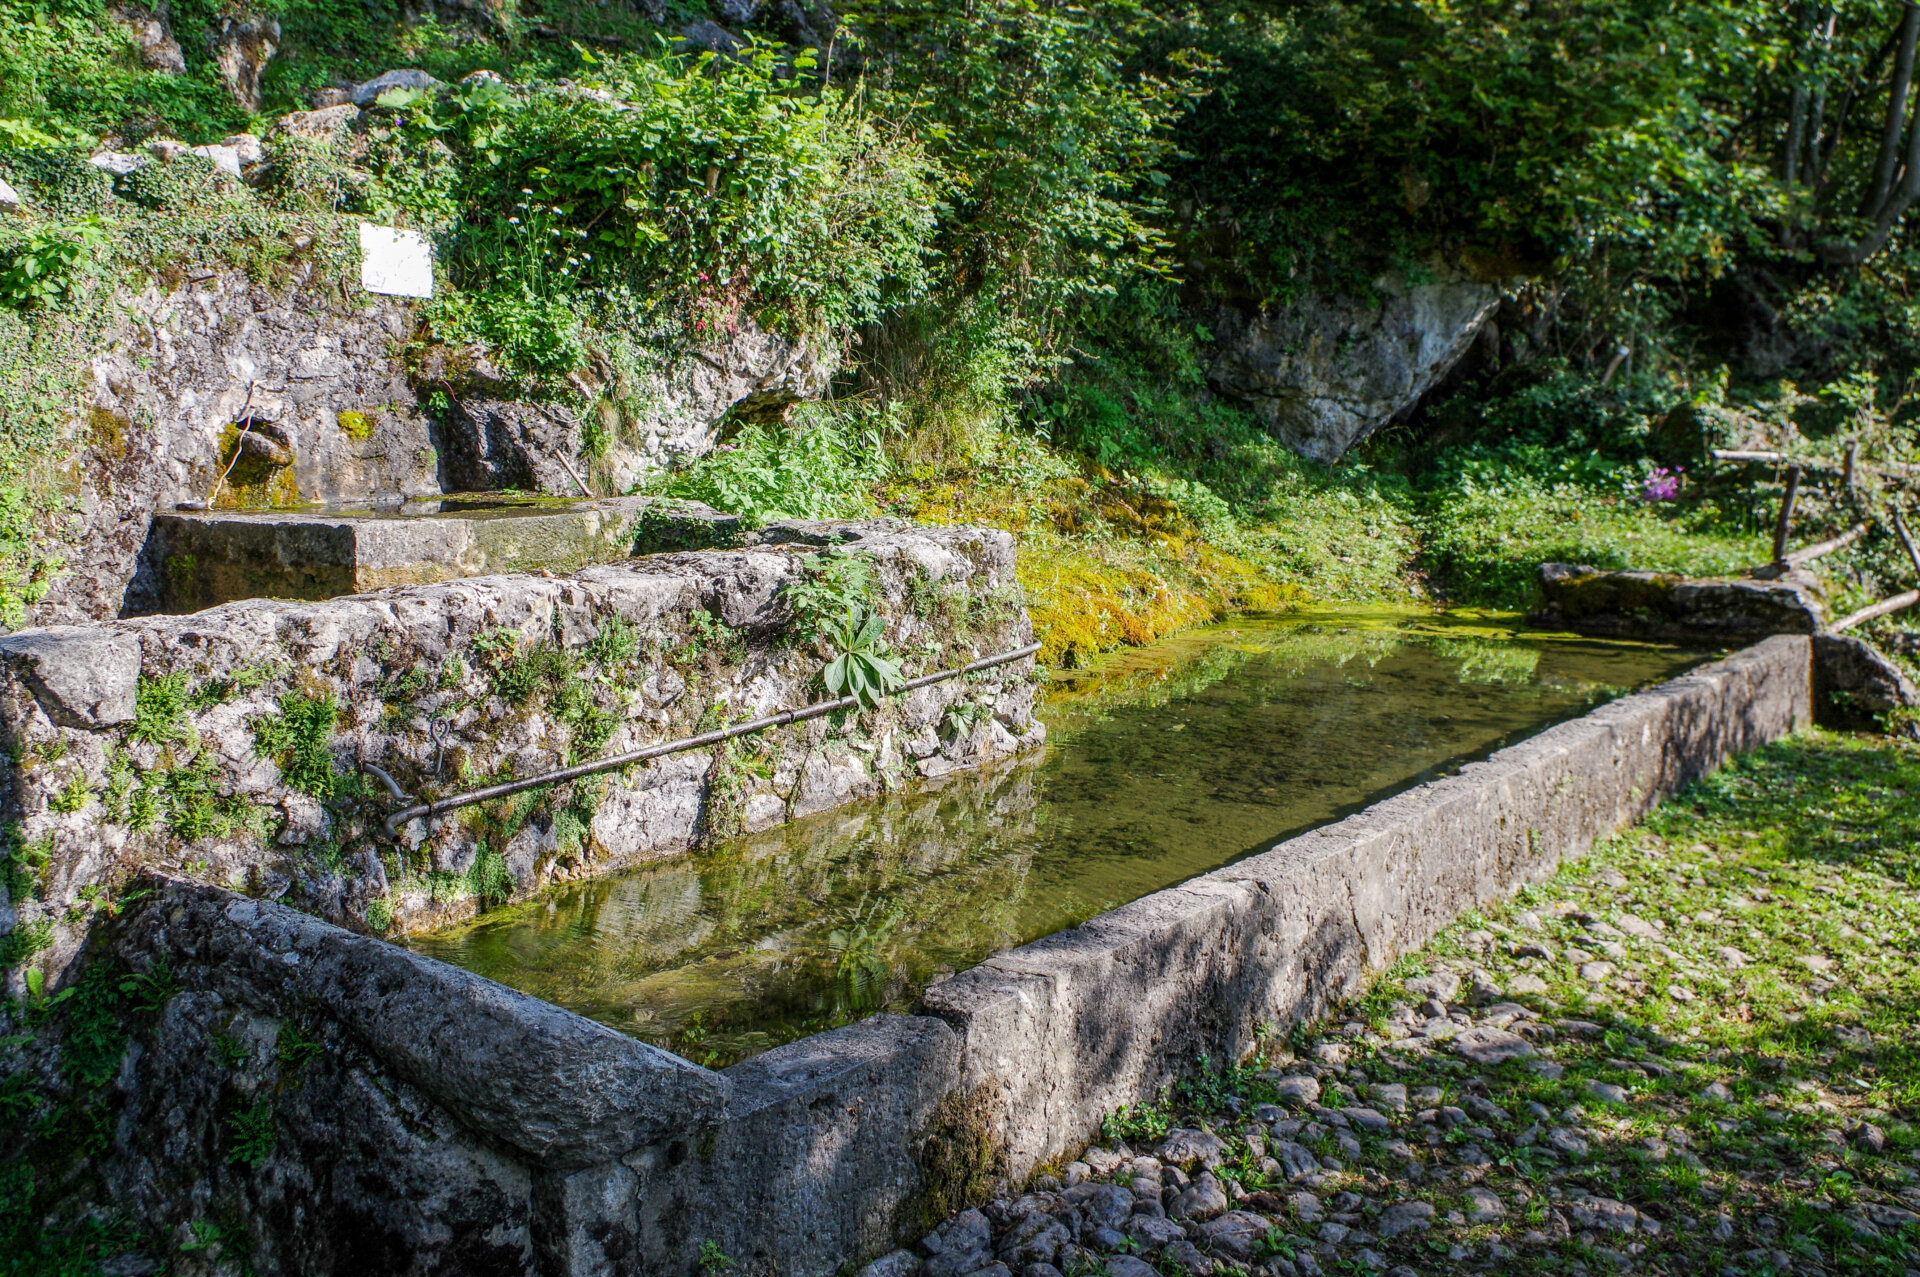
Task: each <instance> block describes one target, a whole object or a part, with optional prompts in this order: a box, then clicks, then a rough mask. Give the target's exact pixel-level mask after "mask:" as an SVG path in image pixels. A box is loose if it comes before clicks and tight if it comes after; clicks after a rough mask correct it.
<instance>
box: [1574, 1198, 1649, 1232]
mask: <svg viewBox="0 0 1920 1277" xmlns="http://www.w3.org/2000/svg"><path fill="white" fill-rule="evenodd" d="M1567 1218H1568V1220H1569V1221H1570V1222H1571V1223H1572V1224H1573V1226H1574V1227H1575V1228H1591V1229H1594V1230H1595V1231H1597V1232H1606V1233H1619V1234H1622V1235H1625V1234H1629V1233H1633V1232H1635V1231H1637V1230H1638V1224H1639V1220H1640V1212H1639V1211H1636V1210H1635V1209H1634V1208H1633V1207H1631V1206H1629V1205H1627V1204H1626V1203H1625V1202H1617V1201H1614V1200H1613V1199H1612V1198H1610V1197H1583V1198H1580V1199H1578V1200H1577V1201H1574V1202H1572V1203H1571V1204H1569V1205H1568V1207H1567Z"/></svg>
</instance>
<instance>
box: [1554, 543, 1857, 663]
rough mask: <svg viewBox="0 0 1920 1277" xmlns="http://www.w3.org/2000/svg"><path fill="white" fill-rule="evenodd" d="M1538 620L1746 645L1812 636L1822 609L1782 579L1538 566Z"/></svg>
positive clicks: (1821, 621) (1584, 630) (1581, 629)
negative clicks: (1776, 638) (1771, 637)
mask: <svg viewBox="0 0 1920 1277" xmlns="http://www.w3.org/2000/svg"><path fill="white" fill-rule="evenodd" d="M1528 619H1529V620H1530V621H1532V622H1533V623H1534V624H1536V625H1542V626H1547V627H1550V628H1553V629H1568V630H1574V631H1576V632H1578V633H1581V634H1605V635H1611V636H1619V637H1632V638H1651V639H1671V640H1674V641H1676V642H1688V641H1696V642H1697V641H1707V642H1714V643H1750V642H1753V641H1755V640H1756V639H1760V638H1764V637H1766V636H1767V635H1769V634H1816V633H1818V632H1819V631H1820V630H1821V629H1822V628H1823V627H1824V626H1825V625H1826V609H1825V608H1824V607H1823V606H1822V605H1821V603H1820V600H1819V599H1818V598H1816V597H1815V596H1814V595H1813V593H1812V591H1810V590H1809V589H1807V588H1806V587H1805V586H1804V585H1801V584H1799V583H1796V582H1793V581H1788V580H1776V581H1763V580H1756V579H1749V578H1744V577H1735V578H1726V579H1718V578H1689V577H1683V576H1680V575H1677V574H1675V573H1672V572H1625V571H1617V572H1616V571H1607V570H1605V569H1602V568H1592V567H1578V566H1575V565H1572V564H1567V563H1542V564H1541V565H1540V604H1539V606H1538V607H1537V608H1536V609H1535V610H1534V612H1533V613H1532V615H1531V616H1529V618H1528Z"/></svg>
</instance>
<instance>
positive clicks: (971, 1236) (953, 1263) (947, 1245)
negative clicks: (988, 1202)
mask: <svg viewBox="0 0 1920 1277" xmlns="http://www.w3.org/2000/svg"><path fill="white" fill-rule="evenodd" d="M920 1252H921V1253H922V1254H923V1255H925V1256H926V1257H927V1262H926V1265H925V1266H924V1267H923V1268H922V1269H921V1270H920V1271H921V1273H922V1274H923V1277H968V1275H969V1274H971V1273H974V1272H976V1271H978V1270H979V1269H982V1268H985V1267H986V1266H987V1265H988V1264H990V1263H992V1262H993V1225H992V1224H990V1223H988V1222H987V1217H986V1216H985V1215H982V1214H981V1213H980V1212H979V1211H977V1210H967V1211H962V1212H960V1214H958V1215H956V1216H954V1217H953V1218H952V1219H950V1220H948V1221H947V1222H946V1223H945V1224H943V1225H941V1226H940V1228H938V1229H937V1230H935V1231H934V1232H932V1233H929V1234H928V1235H927V1236H926V1237H925V1238H924V1239H923V1240H922V1241H921V1243H920Z"/></svg>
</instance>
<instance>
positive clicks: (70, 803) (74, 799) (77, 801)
mask: <svg viewBox="0 0 1920 1277" xmlns="http://www.w3.org/2000/svg"><path fill="white" fill-rule="evenodd" d="M92 801H93V786H91V785H89V784H87V778H86V776H85V775H84V774H83V773H76V774H75V775H74V777H73V779H71V780H69V781H68V782H67V783H66V786H65V788H63V789H61V791H60V792H59V793H57V794H55V795H54V796H53V797H52V798H51V799H49V800H48V802H47V806H48V807H50V808H52V809H53V810H54V811H57V812H59V813H60V814H62V815H72V814H73V813H75V812H81V811H85V810H86V809H87V804H88V803H90V802H92Z"/></svg>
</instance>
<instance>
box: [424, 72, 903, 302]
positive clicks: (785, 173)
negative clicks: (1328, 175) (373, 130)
mask: <svg viewBox="0 0 1920 1277" xmlns="http://www.w3.org/2000/svg"><path fill="white" fill-rule="evenodd" d="M798 65H799V66H800V68H801V69H802V70H804V69H806V68H807V66H808V65H809V64H808V55H807V54H805V53H803V54H801V55H800V57H799V59H798ZM788 67H789V63H788V60H787V59H786V58H784V57H782V56H781V55H780V53H779V52H778V51H777V50H775V49H773V48H772V47H770V46H763V45H756V46H753V47H752V48H751V49H749V51H748V52H747V53H746V54H745V56H741V57H733V58H715V57H714V56H713V55H711V54H705V53H702V54H698V55H694V56H690V57H689V56H668V57H652V58H635V57H623V58H613V59H608V60H605V61H599V60H597V59H596V65H595V66H594V67H593V68H592V69H591V71H590V74H589V76H588V77H586V78H584V79H583V80H582V81H581V82H580V83H579V84H578V86H577V87H575V88H573V89H569V90H559V91H542V92H534V93H531V94H526V95H510V94H506V93H503V92H501V91H499V90H498V89H497V87H495V86H484V85H482V86H474V87H472V88H469V89H463V90H462V91H461V92H459V93H456V94H455V95H453V97H452V98H451V99H449V101H448V104H447V106H446V108H445V109H447V110H448V111H450V112H452V113H453V118H452V119H451V120H450V121H449V122H448V124H447V126H446V131H445V134H444V136H445V137H447V138H448V139H449V140H451V141H452V142H453V143H454V145H455V146H456V147H462V146H465V147H471V148H473V149H472V150H471V151H470V152H469V154H470V156H471V158H472V160H474V161H477V163H475V164H474V166H473V169H472V171H471V172H470V174H469V176H468V179H467V183H466V186H465V188H464V192H463V193H464V198H465V200H466V204H467V208H468V210H469V212H468V214H467V225H466V229H464V230H462V231H461V232H459V233H458V234H457V235H456V237H455V242H454V244H453V251H452V260H453V262H454V263H455V267H456V271H455V273H456V277H458V278H463V279H465V278H489V277H494V276H505V277H507V278H510V279H513V280H515V281H517V282H518V283H520V284H522V285H525V286H527V287H530V288H531V289H532V290H533V291H535V292H536V293H546V292H547V291H548V290H549V287H550V286H551V285H553V284H557V283H561V282H564V281H567V280H575V279H585V280H591V281H594V282H599V283H608V284H614V283H627V284H631V285H632V286H635V287H638V288H642V289H646V290H648V291H649V292H653V293H662V292H663V293H665V294H667V295H668V296H670V297H671V298H673V299H674V300H675V301H676V302H682V303H690V304H691V305H692V306H693V307H694V309H695V311H696V312H698V313H700V314H701V315H702V318H700V319H698V320H696V328H712V327H716V326H717V327H724V326H725V325H726V324H727V323H728V322H729V320H730V317H731V316H732V315H733V314H734V313H735V311H736V309H737V308H738V307H739V306H740V305H741V304H742V303H744V302H747V301H748V300H749V299H753V300H754V301H755V302H756V303H757V305H758V306H760V307H765V306H767V305H770V304H771V305H777V306H779V307H780V308H782V310H783V311H784V313H785V314H786V315H787V317H788V318H789V319H791V320H792V321H793V322H794V323H795V324H796V325H797V326H810V327H818V328H821V329H825V330H835V329H839V328H842V327H845V326H847V325H850V324H855V323H859V322H863V321H865V320H867V319H870V318H872V317H873V316H874V315H875V314H876V313H877V311H878V308H879V306H880V304H881V301H882V295H883V291H888V290H891V291H894V292H898V291H902V290H904V291H905V292H908V293H911V292H914V291H916V290H918V289H919V288H920V287H922V286H923V285H924V283H925V279H926V276H925V270H924V265H923V263H922V260H921V246H922V244H923V243H924V242H925V240H926V238H927V235H928V228H929V226H930V224H931V221H932V217H933V210H932V199H931V190H930V187H929V171H928V164H927V161H926V159H925V158H924V155H923V154H922V152H921V150H920V148H919V145H918V143H917V142H916V141H915V140H914V139H913V137H912V135H910V134H906V133H903V132H902V131H899V130H885V129H883V128H882V126H880V125H879V124H877V123H876V122H875V121H873V120H872V119H870V118H869V117H868V116H867V115H866V114H865V112H864V111H863V110H861V109H860V107H859V106H858V104H857V103H856V102H855V101H854V100H853V99H843V98H839V97H836V96H828V95H822V94H817V93H813V94H810V93H808V92H807V91H806V88H805V86H806V84H807V83H808V82H807V81H805V80H802V79H794V78H789V71H788ZM502 196H506V197H507V198H506V199H504V200H503V199H502V198H501V197H502Z"/></svg>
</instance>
